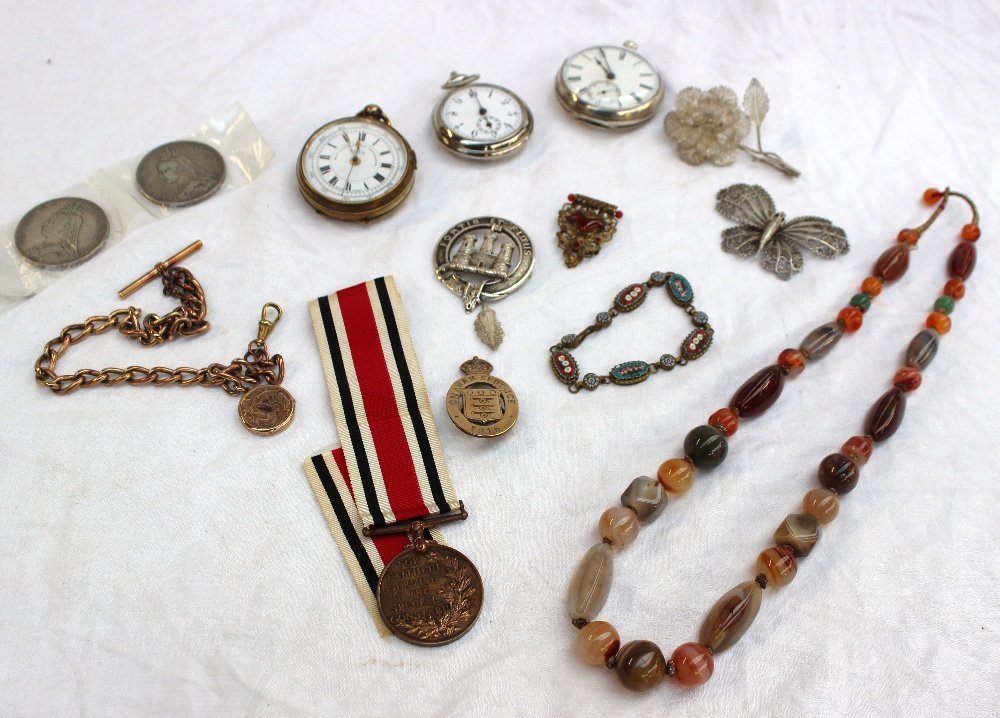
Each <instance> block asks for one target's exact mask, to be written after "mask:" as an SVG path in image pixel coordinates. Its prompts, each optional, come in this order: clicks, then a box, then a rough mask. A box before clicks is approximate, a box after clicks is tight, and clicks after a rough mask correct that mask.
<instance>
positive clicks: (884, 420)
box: [865, 386, 906, 442]
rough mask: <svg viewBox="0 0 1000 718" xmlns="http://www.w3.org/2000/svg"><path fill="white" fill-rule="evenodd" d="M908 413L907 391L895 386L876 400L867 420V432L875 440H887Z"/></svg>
mask: <svg viewBox="0 0 1000 718" xmlns="http://www.w3.org/2000/svg"><path fill="white" fill-rule="evenodd" d="M905 413H906V392H905V391H904V390H903V389H902V387H898V386H894V387H892V388H891V389H890V390H889V391H887V392H886V393H885V394H883V395H882V397H881V398H880V399H879V400H878V401H877V402H875V405H874V406H873V407H872V408H871V411H870V412H869V413H868V420H867V421H866V422H865V433H866V434H867V435H868V436H870V437H872V440H873V441H876V442H878V441H885V440H886V439H888V438H889V437H890V436H892V435H893V434H895V433H896V430H897V429H898V428H899V425H900V424H901V423H902V421H903V414H905Z"/></svg>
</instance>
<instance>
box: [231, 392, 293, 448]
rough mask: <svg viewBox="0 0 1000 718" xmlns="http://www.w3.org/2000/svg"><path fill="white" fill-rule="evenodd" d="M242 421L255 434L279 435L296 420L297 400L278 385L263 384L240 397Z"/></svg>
mask: <svg viewBox="0 0 1000 718" xmlns="http://www.w3.org/2000/svg"><path fill="white" fill-rule="evenodd" d="M239 408H240V421H242V422H243V426H245V427H246V428H248V429H249V430H250V431H252V432H253V433H255V434H260V435H262V436H266V435H269V434H277V433H278V432H280V431H284V430H285V429H286V428H288V425H289V424H291V423H292V419H293V418H295V399H294V398H293V397H292V395H291V394H289V393H288V391H286V390H285V389H283V388H282V387H280V386H277V385H276V384H261V385H260V386H255V387H254V388H253V389H251V390H250V391H248V392H246V393H244V394H243V396H242V397H240V407H239Z"/></svg>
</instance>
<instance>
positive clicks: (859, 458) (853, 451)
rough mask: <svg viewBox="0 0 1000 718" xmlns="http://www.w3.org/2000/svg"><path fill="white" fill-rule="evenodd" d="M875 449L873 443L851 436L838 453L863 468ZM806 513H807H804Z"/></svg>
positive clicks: (862, 437)
mask: <svg viewBox="0 0 1000 718" xmlns="http://www.w3.org/2000/svg"><path fill="white" fill-rule="evenodd" d="M874 449H875V443H874V442H873V441H872V440H871V439H869V438H868V437H865V436H852V437H851V438H850V439H848V440H847V441H845V442H844V445H843V446H841V447H840V453H842V454H847V455H848V456H850V457H851V458H852V459H854V463H855V464H857V465H858V466H864V465H865V464H867V463H868V459H869V458H870V457H871V455H872V451H873V450H874ZM806 513H809V512H808V511H806Z"/></svg>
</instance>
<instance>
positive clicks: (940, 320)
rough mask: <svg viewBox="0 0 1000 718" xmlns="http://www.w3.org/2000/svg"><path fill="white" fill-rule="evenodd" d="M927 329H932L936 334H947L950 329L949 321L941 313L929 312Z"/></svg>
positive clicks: (946, 316)
mask: <svg viewBox="0 0 1000 718" xmlns="http://www.w3.org/2000/svg"><path fill="white" fill-rule="evenodd" d="M927 328H928V329H933V330H934V331H936V332H937V333H938V334H947V333H948V330H950V329H951V319H949V318H948V315H947V314H942V313H941V312H931V313H930V315H928V317H927Z"/></svg>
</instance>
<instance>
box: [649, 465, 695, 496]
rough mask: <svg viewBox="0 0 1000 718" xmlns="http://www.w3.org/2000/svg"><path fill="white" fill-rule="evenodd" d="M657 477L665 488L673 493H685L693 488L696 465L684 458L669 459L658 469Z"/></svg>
mask: <svg viewBox="0 0 1000 718" xmlns="http://www.w3.org/2000/svg"><path fill="white" fill-rule="evenodd" d="M656 478H658V479H659V480H660V483H661V484H663V488H665V489H666V490H667V491H669V492H670V493H672V494H683V493H684V492H685V491H687V490H688V489H690V488H691V482H692V481H693V480H694V467H693V466H691V464H689V463H688V462H687V461H685V460H684V459H668V460H667V461H664V462H663V463H662V464H660V468H659V469H657V470H656Z"/></svg>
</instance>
